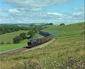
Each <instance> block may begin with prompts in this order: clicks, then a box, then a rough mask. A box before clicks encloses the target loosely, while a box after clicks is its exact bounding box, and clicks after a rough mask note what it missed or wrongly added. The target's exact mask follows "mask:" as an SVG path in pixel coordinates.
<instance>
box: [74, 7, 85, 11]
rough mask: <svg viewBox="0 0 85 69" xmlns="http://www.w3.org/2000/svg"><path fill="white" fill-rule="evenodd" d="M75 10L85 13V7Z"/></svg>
mask: <svg viewBox="0 0 85 69" xmlns="http://www.w3.org/2000/svg"><path fill="white" fill-rule="evenodd" d="M73 10H75V11H84V10H85V7H82V8H74V9H73Z"/></svg>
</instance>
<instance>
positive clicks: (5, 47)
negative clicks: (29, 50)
mask: <svg viewBox="0 0 85 69" xmlns="http://www.w3.org/2000/svg"><path fill="white" fill-rule="evenodd" d="M22 32H25V33H27V32H28V31H18V32H13V33H7V34H3V35H0V42H1V41H3V42H4V43H7V42H11V43H12V42H13V38H14V37H15V36H18V35H19V34H20V33H22ZM42 37H43V36H41V35H39V34H35V36H33V37H32V39H36V38H42ZM28 41H29V39H25V40H23V41H21V43H19V44H4V45H0V52H3V51H8V50H11V49H15V48H19V47H23V46H27V42H28Z"/></svg>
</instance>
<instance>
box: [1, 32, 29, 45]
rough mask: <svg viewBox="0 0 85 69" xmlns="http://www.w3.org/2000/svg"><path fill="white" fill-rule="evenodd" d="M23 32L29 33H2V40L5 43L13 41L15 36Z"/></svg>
mask: <svg viewBox="0 0 85 69" xmlns="http://www.w3.org/2000/svg"><path fill="white" fill-rule="evenodd" d="M22 32H25V33H27V32H28V31H17V32H12V33H6V34H2V35H0V42H1V41H3V42H4V43H7V42H11V43H13V38H14V37H16V36H18V35H19V34H20V33H22Z"/></svg>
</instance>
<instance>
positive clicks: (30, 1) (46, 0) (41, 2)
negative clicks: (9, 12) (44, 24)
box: [6, 0, 71, 11]
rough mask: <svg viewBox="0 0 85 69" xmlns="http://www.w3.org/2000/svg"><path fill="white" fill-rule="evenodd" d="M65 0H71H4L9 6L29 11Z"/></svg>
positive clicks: (64, 0) (65, 0)
mask: <svg viewBox="0 0 85 69" xmlns="http://www.w3.org/2000/svg"><path fill="white" fill-rule="evenodd" d="M67 1H71V0H6V2H7V3H8V4H10V5H11V6H14V7H17V8H25V9H27V10H31V11H39V10H42V9H43V8H44V7H46V6H53V5H57V4H60V3H63V2H67Z"/></svg>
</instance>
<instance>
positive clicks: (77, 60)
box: [0, 23, 85, 69]
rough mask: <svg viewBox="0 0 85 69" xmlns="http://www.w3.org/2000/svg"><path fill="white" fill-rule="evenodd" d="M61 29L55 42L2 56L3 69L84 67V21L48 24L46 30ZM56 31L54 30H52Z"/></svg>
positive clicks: (0, 58) (74, 68)
mask: <svg viewBox="0 0 85 69" xmlns="http://www.w3.org/2000/svg"><path fill="white" fill-rule="evenodd" d="M49 29H50V30H51V31H53V30H56V31H57V30H59V35H58V36H56V35H57V33H56V35H55V40H54V42H52V43H50V44H48V45H46V46H44V47H42V48H37V49H33V50H29V51H25V52H16V53H13V54H8V55H6V56H1V57H0V60H1V62H0V64H1V68H2V69H5V68H6V69H67V68H69V69H78V68H79V69H84V68H85V64H84V63H85V46H84V36H85V32H84V23H76V24H70V25H66V26H48V28H46V29H44V30H45V31H48V32H51V31H50V30H49ZM51 33H54V32H51Z"/></svg>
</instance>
